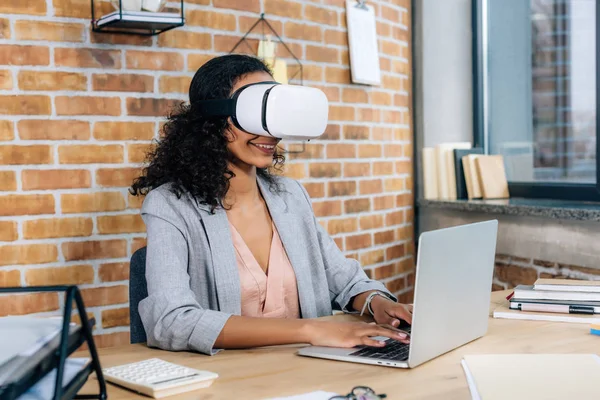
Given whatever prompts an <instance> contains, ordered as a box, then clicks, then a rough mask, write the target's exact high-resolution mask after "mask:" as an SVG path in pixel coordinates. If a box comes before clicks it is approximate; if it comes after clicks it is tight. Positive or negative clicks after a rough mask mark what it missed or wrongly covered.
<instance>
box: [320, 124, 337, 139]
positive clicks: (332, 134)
mask: <svg viewBox="0 0 600 400" xmlns="http://www.w3.org/2000/svg"><path fill="white" fill-rule="evenodd" d="M339 138H340V126H339V125H333V124H329V125H327V128H325V132H324V133H323V135H321V136H320V137H319V140H338V139H339Z"/></svg>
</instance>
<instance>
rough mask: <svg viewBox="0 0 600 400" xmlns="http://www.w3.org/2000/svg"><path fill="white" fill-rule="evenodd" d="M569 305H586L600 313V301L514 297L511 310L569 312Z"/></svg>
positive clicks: (576, 306)
mask: <svg viewBox="0 0 600 400" xmlns="http://www.w3.org/2000/svg"><path fill="white" fill-rule="evenodd" d="M569 307H574V308H581V307H584V308H586V309H590V310H593V313H595V314H600V302H599V301H568V300H564V301H561V300H523V299H514V298H513V299H510V309H511V310H524V311H539V312H556V313H568V309H569ZM565 310H566V311H565Z"/></svg>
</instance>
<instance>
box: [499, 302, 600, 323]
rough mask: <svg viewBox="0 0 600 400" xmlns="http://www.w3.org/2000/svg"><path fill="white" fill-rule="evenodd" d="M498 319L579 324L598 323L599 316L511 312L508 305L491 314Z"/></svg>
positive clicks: (501, 306) (503, 305)
mask: <svg viewBox="0 0 600 400" xmlns="http://www.w3.org/2000/svg"><path fill="white" fill-rule="evenodd" d="M492 315H493V317H494V318H499V319H521V320H529V321H549V322H575V323H581V324H591V323H600V315H598V314H596V315H589V314H559V313H551V312H531V311H519V310H511V309H510V308H508V305H506V304H502V305H500V306H498V307H497V308H496V309H495V310H494V313H493V314H492Z"/></svg>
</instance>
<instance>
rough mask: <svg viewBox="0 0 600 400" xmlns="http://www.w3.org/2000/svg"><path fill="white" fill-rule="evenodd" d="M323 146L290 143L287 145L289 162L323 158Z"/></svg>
mask: <svg viewBox="0 0 600 400" xmlns="http://www.w3.org/2000/svg"><path fill="white" fill-rule="evenodd" d="M324 148H325V146H323V145H322V144H313V143H309V144H304V145H301V144H299V143H290V144H288V145H287V150H288V151H290V153H288V154H287V158H288V159H289V160H315V159H320V158H323V150H324Z"/></svg>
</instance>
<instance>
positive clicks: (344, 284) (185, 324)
mask: <svg viewBox="0 0 600 400" xmlns="http://www.w3.org/2000/svg"><path fill="white" fill-rule="evenodd" d="M277 180H278V182H279V184H280V186H281V187H282V189H283V191H282V192H280V193H274V192H271V191H270V190H269V188H268V183H267V182H265V181H264V180H263V179H261V178H259V179H258V184H259V188H260V190H261V192H262V195H263V197H264V199H265V201H266V204H267V206H268V208H269V212H270V213H271V216H272V218H273V222H274V223H275V226H276V228H277V231H278V232H279V234H280V236H281V241H282V243H283V246H284V248H285V251H286V253H287V255H288V257H289V259H290V263H291V264H292V267H293V268H294V272H295V274H296V280H297V284H298V296H299V301H300V310H301V315H302V318H315V317H320V316H325V315H331V314H332V309H339V310H343V311H345V312H354V310H352V306H351V304H350V303H351V300H352V298H353V297H354V296H356V295H357V294H359V293H362V292H365V291H369V290H375V289H376V290H380V291H383V292H384V293H386V294H388V295H389V296H390V298H392V299H394V297H393V296H392V295H391V293H389V292H388V291H387V290H386V288H385V286H384V285H383V284H382V283H381V282H378V281H373V280H370V279H369V278H368V277H367V276H366V274H365V273H364V271H363V270H362V268H361V266H360V264H359V263H358V262H357V261H356V260H353V259H348V258H345V257H344V255H343V254H342V252H341V251H340V250H339V248H338V247H337V245H336V244H335V242H334V241H333V239H331V238H330V237H329V235H328V234H327V232H326V231H325V230H324V229H323V228H322V227H321V225H320V224H319V223H318V222H317V220H316V218H315V216H314V213H313V210H312V206H311V203H310V199H309V197H308V194H307V193H306V190H305V189H304V187H303V186H302V185H300V184H299V183H298V182H296V181H294V180H291V179H288V178H277ZM142 218H143V219H144V222H145V223H146V228H147V233H148V244H147V246H148V248H147V258H146V280H147V282H148V297H147V298H145V299H144V300H142V301H141V302H140V304H139V313H140V316H141V319H142V323H143V325H144V329H145V331H146V335H147V337H148V342H147V343H148V345H149V346H152V347H159V348H162V349H165V350H194V351H198V352H201V353H205V354H214V353H216V351H217V350H215V349H214V348H213V346H214V343H215V340H216V339H217V337H218V336H219V334H220V332H221V330H222V328H223V326H224V325H225V323H226V322H227V319H228V318H229V317H230V316H231V315H240V314H241V293H240V281H239V275H238V267H237V263H236V258H235V250H234V247H233V243H232V239H231V232H230V229H229V225H228V221H227V215H226V213H225V210H223V209H222V208H217V209H216V210H215V213H214V214H211V213H210V208H209V207H208V206H206V205H201V204H199V203H198V202H197V201H196V200H195V199H194V198H192V196H191V195H189V194H184V195H183V196H182V197H181V198H180V199H178V198H177V196H175V195H174V194H173V193H172V192H171V191H170V190H169V186H168V185H163V186H161V187H159V188H157V189H154V190H152V191H150V193H148V195H147V196H146V199H145V200H144V204H143V206H142Z"/></svg>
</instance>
